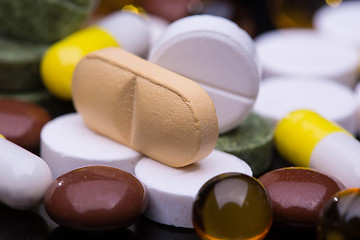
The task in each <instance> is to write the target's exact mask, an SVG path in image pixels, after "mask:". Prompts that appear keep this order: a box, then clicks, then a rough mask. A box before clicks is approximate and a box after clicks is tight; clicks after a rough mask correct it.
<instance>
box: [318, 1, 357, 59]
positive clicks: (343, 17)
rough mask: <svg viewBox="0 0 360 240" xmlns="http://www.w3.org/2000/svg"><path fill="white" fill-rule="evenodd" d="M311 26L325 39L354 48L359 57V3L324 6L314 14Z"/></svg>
mask: <svg viewBox="0 0 360 240" xmlns="http://www.w3.org/2000/svg"><path fill="white" fill-rule="evenodd" d="M313 25H314V28H315V29H316V30H317V31H319V32H320V33H322V34H324V35H325V36H326V37H329V38H332V39H335V40H340V41H341V42H343V43H345V44H349V45H352V46H354V47H356V48H357V53H358V54H359V55H360V1H346V2H342V3H341V4H340V5H339V6H338V7H330V6H328V5H325V6H324V7H322V8H320V9H319V10H318V11H317V12H316V13H315V15H314V18H313Z"/></svg>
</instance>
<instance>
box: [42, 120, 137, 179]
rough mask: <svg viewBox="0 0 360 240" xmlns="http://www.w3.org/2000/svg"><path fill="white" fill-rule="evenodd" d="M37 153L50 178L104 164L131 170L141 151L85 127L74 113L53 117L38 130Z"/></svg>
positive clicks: (131, 171) (132, 170)
mask: <svg viewBox="0 0 360 240" xmlns="http://www.w3.org/2000/svg"><path fill="white" fill-rule="evenodd" d="M40 144H41V145H40V156H41V157H42V158H43V159H44V160H45V161H46V162H47V164H48V165H49V167H50V169H51V171H52V173H53V178H54V179H55V178H57V177H59V176H60V175H63V174H65V173H67V172H69V171H71V170H74V169H76V168H80V167H84V166H89V165H106V166H111V167H116V168H119V169H121V170H124V171H127V172H130V173H134V168H135V165H136V163H137V161H138V160H139V159H140V158H141V157H142V154H141V153H139V152H137V151H135V150H133V149H131V148H129V147H126V146H124V145H122V144H120V143H118V142H115V141H113V140H111V139H109V138H106V137H104V136H101V135H98V134H96V133H95V132H93V131H91V130H90V129H89V128H88V127H86V125H85V123H84V122H83V120H82V118H81V116H80V115H79V114H78V113H68V114H65V115H62V116H60V117H57V118H55V119H53V120H51V121H50V122H48V123H47V124H45V126H44V127H43V129H42V130H41V143H40Z"/></svg>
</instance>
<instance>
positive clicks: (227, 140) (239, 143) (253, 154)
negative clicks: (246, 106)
mask: <svg viewBox="0 0 360 240" xmlns="http://www.w3.org/2000/svg"><path fill="white" fill-rule="evenodd" d="M273 139H274V132H273V128H272V127H271V126H270V125H269V124H268V123H267V122H266V121H265V120H264V119H263V118H261V117H260V116H259V115H257V114H254V113H251V114H249V116H248V117H247V118H246V119H245V120H244V121H243V122H242V123H241V124H240V125H239V126H237V127H236V128H234V129H233V130H231V131H230V132H227V133H224V134H222V135H220V136H219V139H218V141H217V143H216V146H215V148H216V149H218V150H220V151H223V152H227V153H230V154H233V155H236V156H237V157H239V158H241V159H242V160H244V161H246V162H247V163H248V164H249V166H250V167H251V170H252V171H253V175H254V176H260V175H261V174H262V173H264V172H265V171H266V170H267V169H268V168H269V167H270V164H271V161H272V152H273Z"/></svg>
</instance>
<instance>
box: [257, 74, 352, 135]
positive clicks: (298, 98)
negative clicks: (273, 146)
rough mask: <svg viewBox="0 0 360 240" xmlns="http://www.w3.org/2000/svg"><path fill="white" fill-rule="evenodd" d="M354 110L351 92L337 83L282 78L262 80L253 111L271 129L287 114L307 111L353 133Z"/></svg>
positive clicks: (326, 80) (321, 80)
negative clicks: (302, 110)
mask: <svg viewBox="0 0 360 240" xmlns="http://www.w3.org/2000/svg"><path fill="white" fill-rule="evenodd" d="M334 96H336V97H334ZM356 107H357V103H356V97H355V95H354V93H353V90H352V89H351V88H349V87H347V86H344V85H342V84H340V83H338V82H335V81H331V80H330V79H327V78H306V77H285V76H284V77H272V78H266V79H264V81H263V82H262V83H261V87H260V91H259V96H258V98H257V100H256V103H255V105H254V108H253V111H254V112H255V113H257V114H259V115H260V116H262V117H263V118H265V119H266V120H268V121H269V122H270V123H271V124H273V125H274V126H275V125H276V124H277V122H279V121H280V120H281V119H282V118H283V117H285V116H286V115H287V114H288V113H290V112H292V111H295V110H298V109H309V110H313V111H315V112H317V113H319V114H320V115H322V116H324V117H325V118H327V119H329V120H331V121H334V122H336V123H337V124H339V125H341V126H342V127H344V128H345V129H346V130H348V131H349V132H350V133H355V132H356Z"/></svg>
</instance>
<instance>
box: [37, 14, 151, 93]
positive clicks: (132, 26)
mask: <svg viewBox="0 0 360 240" xmlns="http://www.w3.org/2000/svg"><path fill="white" fill-rule="evenodd" d="M148 35H149V33H148V29H147V22H146V20H145V19H144V17H143V16H140V15H139V14H136V13H135V12H132V11H119V12H115V13H113V14H111V15H110V16H108V17H107V18H105V19H103V20H101V21H100V22H98V23H97V24H96V25H94V26H92V27H89V28H85V29H81V30H79V31H77V32H75V33H73V34H71V35H69V36H67V37H66V38H64V39H62V40H60V41H58V42H56V43H55V44H54V45H52V46H51V47H50V48H49V49H48V50H47V52H46V53H45V54H44V56H43V59H42V61H41V65H40V74H41V77H42V80H43V83H44V85H45V87H46V88H47V89H48V90H49V91H50V92H51V93H52V94H53V95H55V96H56V97H58V98H61V99H63V100H71V99H72V91H71V85H72V76H73V72H74V69H75V67H76V65H77V64H78V62H79V61H80V60H81V58H83V57H84V56H85V55H86V54H88V53H90V52H93V51H95V50H99V49H102V48H105V47H112V46H116V47H119V46H121V47H122V48H124V49H125V50H127V51H129V52H132V53H134V54H136V55H145V54H146V53H147V49H148V41H149V40H148V38H149V36H148Z"/></svg>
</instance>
